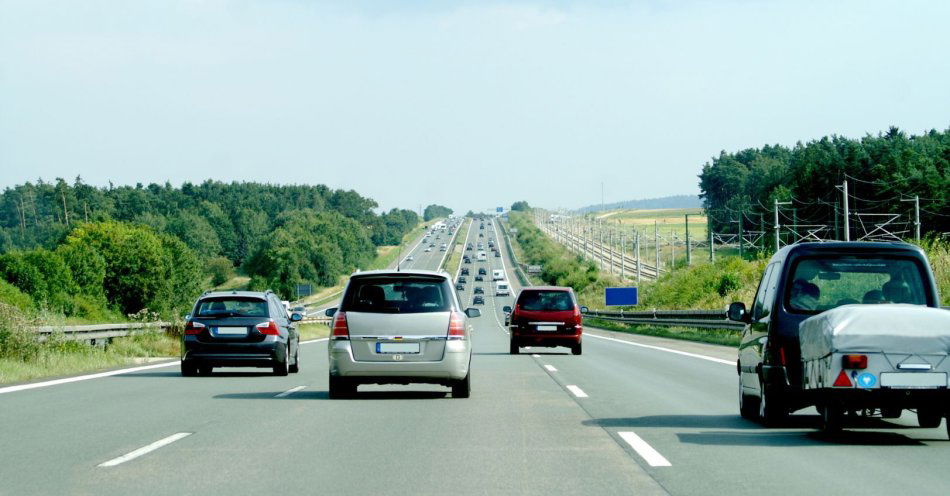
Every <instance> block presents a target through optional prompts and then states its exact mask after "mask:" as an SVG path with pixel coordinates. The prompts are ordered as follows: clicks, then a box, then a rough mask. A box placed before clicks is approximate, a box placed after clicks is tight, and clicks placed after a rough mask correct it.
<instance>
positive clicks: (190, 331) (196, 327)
mask: <svg viewBox="0 0 950 496" xmlns="http://www.w3.org/2000/svg"><path fill="white" fill-rule="evenodd" d="M206 328H207V326H206V325H204V324H202V323H201V322H194V321H191V320H189V321H188V322H187V323H185V334H187V335H189V336H194V335H197V334H201V331H203V330H205V329H206Z"/></svg>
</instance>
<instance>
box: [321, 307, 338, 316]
mask: <svg viewBox="0 0 950 496" xmlns="http://www.w3.org/2000/svg"><path fill="white" fill-rule="evenodd" d="M335 313H336V307H333V308H328V309H326V310H324V311H323V315H326V316H327V317H333V315H334V314H335Z"/></svg>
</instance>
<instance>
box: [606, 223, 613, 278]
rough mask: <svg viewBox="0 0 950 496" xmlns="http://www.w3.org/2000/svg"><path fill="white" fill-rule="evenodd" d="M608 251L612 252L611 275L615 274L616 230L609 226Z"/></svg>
mask: <svg viewBox="0 0 950 496" xmlns="http://www.w3.org/2000/svg"><path fill="white" fill-rule="evenodd" d="M607 251H609V252H610V275H614V230H613V229H611V228H610V226H609V225H608V227H607Z"/></svg>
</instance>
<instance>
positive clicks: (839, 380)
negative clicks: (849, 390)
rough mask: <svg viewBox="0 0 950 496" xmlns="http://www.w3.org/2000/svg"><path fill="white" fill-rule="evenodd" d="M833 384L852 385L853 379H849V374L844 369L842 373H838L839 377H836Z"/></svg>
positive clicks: (836, 385)
mask: <svg viewBox="0 0 950 496" xmlns="http://www.w3.org/2000/svg"><path fill="white" fill-rule="evenodd" d="M833 386H834V387H851V386H852V385H851V379H849V378H848V374H845V373H844V371H843V370H842V371H841V373H839V374H838V378H837V379H835V383H834V384H833Z"/></svg>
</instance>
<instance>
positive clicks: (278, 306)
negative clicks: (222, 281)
mask: <svg viewBox="0 0 950 496" xmlns="http://www.w3.org/2000/svg"><path fill="white" fill-rule="evenodd" d="M302 319H303V316H302V315H301V314H299V313H293V314H291V315H288V314H287V312H286V311H285V309H284V306H283V303H282V302H281V300H280V299H278V298H277V296H276V295H275V294H274V293H273V292H271V291H264V292H260V291H227V292H224V291H220V292H208V293H205V294H203V295H201V297H199V298H198V301H197V302H195V306H194V308H193V309H192V311H191V315H190V316H189V318H188V320H187V321H186V322H185V329H184V332H183V334H182V337H181V375H183V376H195V375H198V374H199V373H200V374H201V375H208V374H210V373H211V372H212V370H213V369H214V367H270V368H272V369H273V372H274V375H287V373H288V372H293V373H296V372H297V371H298V370H300V365H299V360H298V354H299V353H298V352H299V347H300V335H299V334H298V333H297V329H296V327H295V326H294V322H299V321H300V320H302Z"/></svg>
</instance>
